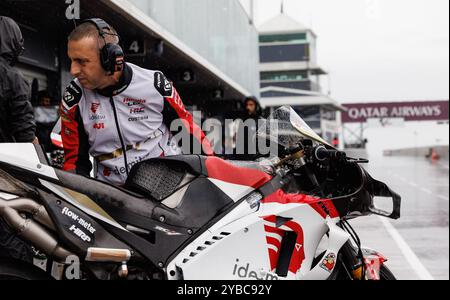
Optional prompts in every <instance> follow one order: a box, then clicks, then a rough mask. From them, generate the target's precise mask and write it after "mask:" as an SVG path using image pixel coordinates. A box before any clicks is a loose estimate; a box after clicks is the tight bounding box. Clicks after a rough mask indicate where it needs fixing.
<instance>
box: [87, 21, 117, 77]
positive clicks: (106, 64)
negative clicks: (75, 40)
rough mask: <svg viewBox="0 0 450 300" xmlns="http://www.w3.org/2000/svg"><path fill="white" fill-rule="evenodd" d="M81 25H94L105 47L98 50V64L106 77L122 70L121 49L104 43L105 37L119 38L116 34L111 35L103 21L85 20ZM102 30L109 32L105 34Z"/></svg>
mask: <svg viewBox="0 0 450 300" xmlns="http://www.w3.org/2000/svg"><path fill="white" fill-rule="evenodd" d="M83 23H91V24H94V25H95V27H96V28H97V30H98V34H99V36H100V37H101V38H102V39H103V41H104V42H105V45H104V46H103V47H102V49H100V63H101V65H102V68H103V69H104V70H105V71H106V72H107V73H108V75H112V74H114V73H115V72H119V71H122V70H123V68H124V58H125V54H124V52H123V50H122V47H120V45H118V44H111V43H107V42H106V38H105V35H114V36H117V37H118V38H119V35H118V34H115V33H113V30H112V29H111V26H109V25H108V23H106V22H105V21H104V20H102V19H99V18H93V19H87V20H85V21H83ZM104 29H107V30H109V31H110V32H111V33H109V32H105V31H104Z"/></svg>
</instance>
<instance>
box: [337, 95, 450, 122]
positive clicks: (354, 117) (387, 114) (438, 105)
mask: <svg viewBox="0 0 450 300" xmlns="http://www.w3.org/2000/svg"><path fill="white" fill-rule="evenodd" d="M448 103H449V101H448V100H446V101H422V102H391V103H352V104H343V106H345V107H346V108H347V111H346V112H343V113H342V122H343V123H364V122H366V121H367V120H368V119H384V118H389V119H395V118H398V119H404V120H405V121H446V120H448Z"/></svg>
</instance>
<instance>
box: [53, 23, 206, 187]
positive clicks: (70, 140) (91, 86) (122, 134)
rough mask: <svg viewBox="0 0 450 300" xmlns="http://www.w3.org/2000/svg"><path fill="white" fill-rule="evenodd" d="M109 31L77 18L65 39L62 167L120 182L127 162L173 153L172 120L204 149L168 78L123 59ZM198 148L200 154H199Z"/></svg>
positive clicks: (176, 151) (200, 135) (202, 137)
mask: <svg viewBox="0 0 450 300" xmlns="http://www.w3.org/2000/svg"><path fill="white" fill-rule="evenodd" d="M118 43H119V38H118V35H117V33H116V31H115V30H114V29H113V28H112V27H111V26H109V25H108V24H107V23H106V22H105V21H103V20H101V19H90V20H87V21H86V22H84V23H82V24H81V25H79V26H78V27H77V28H75V29H74V31H73V32H72V33H71V34H70V36H69V38H68V56H69V58H70V59H71V62H72V64H71V69H70V72H71V74H72V75H73V76H74V77H75V78H76V79H75V80H73V81H72V82H71V83H70V85H69V86H68V87H67V89H66V92H65V94H64V97H63V101H62V105H61V119H62V127H61V135H62V142H63V147H64V151H65V164H64V169H65V170H66V171H72V172H76V173H78V174H81V175H85V176H87V175H89V173H90V171H91V168H92V165H91V163H90V160H89V154H90V155H92V156H93V157H94V159H95V161H96V163H97V166H98V168H97V174H96V178H98V179H100V180H102V181H106V182H109V183H112V184H115V185H123V184H124V183H125V181H126V179H127V177H128V174H129V172H130V170H131V168H132V167H133V166H134V165H135V164H137V163H139V162H140V161H143V160H147V159H150V158H154V157H160V156H169V155H177V154H180V153H181V151H180V149H179V147H178V145H177V143H176V141H175V139H174V138H173V136H172V133H171V132H170V125H171V123H172V121H173V120H175V119H178V118H179V119H181V121H182V124H183V126H184V129H185V130H186V131H187V132H188V133H189V134H190V135H193V136H194V140H195V141H196V142H198V143H200V144H201V145H202V146H203V147H202V150H203V151H204V152H205V153H206V154H208V155H212V154H213V153H212V150H211V146H210V144H209V142H208V140H207V139H206V138H205V135H204V133H203V132H202V131H201V130H200V128H198V126H196V125H195V124H194V122H193V118H192V115H191V114H190V113H189V112H188V111H187V110H186V109H185V107H184V105H183V102H182V100H181V98H180V96H179V95H178V93H177V91H176V90H175V88H174V87H173V86H172V84H171V83H170V82H169V81H168V80H167V79H166V77H165V76H164V75H163V74H162V73H161V72H158V71H151V70H146V69H143V68H140V67H138V66H136V65H133V64H131V63H125V62H124V59H123V58H124V57H123V52H122V49H121V48H120V46H119V45H118ZM199 154H200V153H199Z"/></svg>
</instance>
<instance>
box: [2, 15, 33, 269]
mask: <svg viewBox="0 0 450 300" xmlns="http://www.w3.org/2000/svg"><path fill="white" fill-rule="evenodd" d="M23 44H24V41H23V37H22V33H21V31H20V28H19V26H18V25H17V23H16V22H14V20H12V19H11V18H8V17H3V16H0V143H13V142H20V143H31V142H35V143H37V140H36V138H35V127H36V125H35V123H34V117H33V108H32V106H31V103H30V102H29V96H30V90H29V87H28V84H27V82H26V81H25V79H24V78H23V77H22V76H21V75H20V74H19V73H18V72H17V71H16V70H14V68H13V66H14V64H15V63H16V61H17V59H18V57H19V56H20V55H21V54H22V52H23V50H24V47H23ZM3 257H7V258H14V259H20V260H24V261H27V262H32V259H33V252H32V250H31V247H30V246H29V245H28V244H26V243H25V242H24V241H22V240H21V239H20V238H18V237H17V235H16V233H15V232H13V231H12V230H10V228H9V227H8V226H7V224H6V223H5V222H4V221H3V220H2V219H0V258H3Z"/></svg>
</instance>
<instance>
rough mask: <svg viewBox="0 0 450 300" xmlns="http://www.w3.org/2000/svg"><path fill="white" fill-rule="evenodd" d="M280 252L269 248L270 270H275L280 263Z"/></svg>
mask: <svg viewBox="0 0 450 300" xmlns="http://www.w3.org/2000/svg"><path fill="white" fill-rule="evenodd" d="M278 256H279V253H278V252H277V251H275V250H273V249H270V248H269V261H270V271H275V269H276V268H277V264H278Z"/></svg>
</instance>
